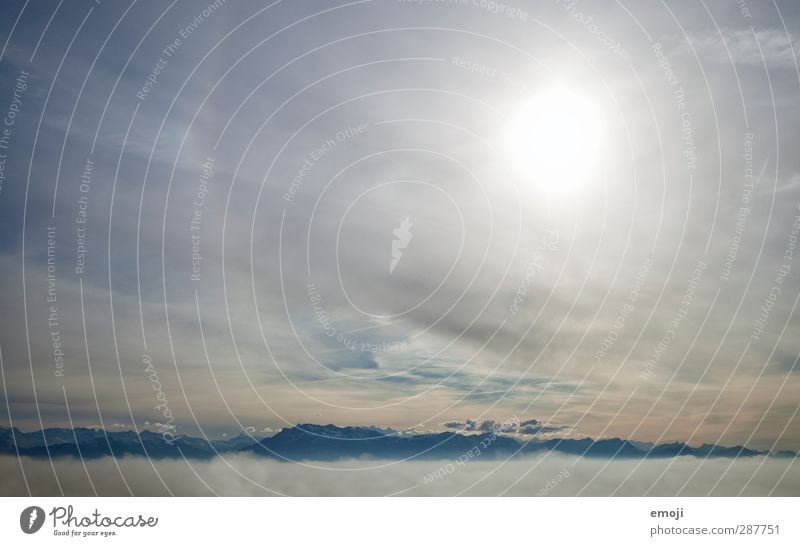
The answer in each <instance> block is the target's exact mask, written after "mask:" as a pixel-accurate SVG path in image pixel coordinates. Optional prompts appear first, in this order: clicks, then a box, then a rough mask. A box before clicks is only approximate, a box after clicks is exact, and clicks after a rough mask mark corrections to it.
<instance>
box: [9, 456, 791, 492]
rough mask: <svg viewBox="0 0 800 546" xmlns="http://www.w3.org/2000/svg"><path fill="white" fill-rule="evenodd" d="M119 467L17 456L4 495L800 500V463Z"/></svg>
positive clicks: (240, 459) (236, 459)
mask: <svg viewBox="0 0 800 546" xmlns="http://www.w3.org/2000/svg"><path fill="white" fill-rule="evenodd" d="M20 463H21V464H20ZM84 464H85V466H84ZM116 464H118V465H119V470H118V469H117V466H116V465H115V462H114V461H113V460H112V459H110V458H105V459H99V460H92V461H84V462H81V461H78V460H75V459H57V460H54V461H53V463H52V467H51V463H50V461H46V460H33V459H27V458H23V459H21V461H19V462H18V461H17V459H16V458H14V457H0V476H2V478H0V495H3V496H19V495H27V494H28V492H30V493H31V494H33V495H36V496H58V495H61V494H65V495H77V496H80V495H94V494H95V493H97V494H100V495H103V496H127V495H131V494H134V495H137V496H162V495H178V496H197V495H222V496H251V495H296V496H339V495H344V496H350V495H352V496H377V495H390V494H395V493H401V492H404V491H405V493H402V494H405V495H418V496H429V495H431V496H432V495H441V496H450V495H456V494H464V495H485V496H493V495H498V494H501V495H517V496H534V495H537V494H547V495H549V496H575V495H592V496H607V495H612V494H613V495H629V496H641V495H650V496H672V495H676V494H680V495H691V496H704V495H707V494H711V495H724V496H736V495H748V496H766V495H783V496H797V495H798V494H800V472H798V471H797V463H796V461H795V460H794V459H791V458H787V459H765V458H763V457H755V458H748V459H739V460H730V459H713V460H706V461H704V460H701V459H696V458H693V457H679V458H676V459H660V460H649V461H633V462H632V461H625V460H611V461H607V460H603V459H580V458H576V457H570V456H565V455H552V454H549V455H542V456H537V457H531V458H526V459H514V460H511V461H507V462H501V461H482V460H479V459H474V460H471V461H470V462H468V463H467V464H465V465H463V466H457V465H454V471H453V472H452V473H449V474H446V475H443V476H442V477H441V478H436V479H430V476H431V475H432V474H433V473H434V472H436V470H437V469H438V468H440V467H441V466H442V465H443V464H445V463H444V462H443V461H414V462H404V463H394V462H389V461H375V460H370V461H363V460H351V461H342V462H338V463H334V464H331V463H313V462H309V463H308V464H305V465H300V464H295V463H281V462H276V461H271V460H265V459H260V458H255V457H249V456H240V455H236V456H232V457H226V458H224V459H223V458H216V459H213V460H211V461H206V462H195V461H175V460H171V461H150V460H147V459H144V458H141V457H126V458H123V459H119V460H117V461H116ZM20 468H23V469H24V477H23V474H22V472H21V470H20ZM54 470H55V472H56V474H57V476H58V483H57V482H56V480H55V479H54V475H53V471H54ZM565 471H566V472H565ZM490 473H491V474H490ZM559 474H561V475H562V476H563V475H567V474H568V477H567V478H565V479H563V480H560V481H559V482H558V485H557V487H555V488H552V490H550V491H546V490H545V491H544V493H543V488H544V487H545V486H546V484H547V483H548V481H551V480H553V478H554V476H556V475H559ZM123 478H124V479H123ZM487 478H489V479H487ZM26 479H27V484H28V487H26ZM161 480H163V483H162V481H161ZM59 484H60V489H59ZM28 488H29V489H28Z"/></svg>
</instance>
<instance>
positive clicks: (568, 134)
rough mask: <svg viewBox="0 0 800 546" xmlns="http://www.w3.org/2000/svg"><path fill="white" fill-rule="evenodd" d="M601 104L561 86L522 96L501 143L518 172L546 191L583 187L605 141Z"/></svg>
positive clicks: (591, 175)
mask: <svg viewBox="0 0 800 546" xmlns="http://www.w3.org/2000/svg"><path fill="white" fill-rule="evenodd" d="M604 132H605V120H604V116H603V115H602V110H601V109H600V108H598V107H597V105H596V104H595V103H593V102H592V101H591V100H590V99H588V98H587V97H585V96H582V95H580V94H577V93H575V92H573V91H571V90H569V89H568V88H565V87H561V86H559V87H553V88H550V89H547V90H544V91H542V92H540V93H539V94H537V95H535V96H533V97H532V98H530V99H529V100H527V101H526V102H525V103H523V105H522V106H521V107H519V109H518V111H517V112H516V113H515V114H514V115H513V116H512V118H511V120H510V122H509V124H508V129H507V131H506V140H507V142H506V146H505V149H506V150H508V151H509V153H510V157H511V162H512V163H513V166H514V168H515V169H516V170H517V171H519V173H520V174H521V175H523V176H525V177H527V178H529V179H531V180H532V181H534V182H535V183H536V184H537V185H539V186H540V187H541V188H542V189H545V190H549V191H559V192H560V191H572V190H575V189H578V188H581V187H584V186H585V185H586V184H587V183H588V182H589V181H591V180H592V179H593V178H594V177H595V174H596V173H597V169H598V166H599V165H598V164H599V160H600V157H601V149H602V144H603V141H604Z"/></svg>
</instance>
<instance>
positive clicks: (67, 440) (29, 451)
mask: <svg viewBox="0 0 800 546" xmlns="http://www.w3.org/2000/svg"><path fill="white" fill-rule="evenodd" d="M648 446H649V447H648ZM544 452H556V453H563V454H568V455H576V456H585V457H595V458H628V459H643V458H670V457H682V456H694V457H704V458H710V457H715V458H720V457H724V458H738V457H755V456H769V457H797V456H798V455H797V453H796V452H794V451H789V450H783V451H777V452H775V453H770V452H768V451H759V450H754V449H750V448H746V447H744V446H732V447H726V446H720V445H717V444H702V445H700V446H697V447H693V446H689V445H687V444H685V443H683V442H670V443H665V444H647V443H642V442H636V441H633V440H626V439H622V438H601V439H592V438H589V437H587V438H549V439H536V438H534V439H529V440H521V439H517V438H514V437H511V436H507V435H503V434H502V433H501V432H482V433H477V434H461V433H458V432H431V433H418V434H416V433H414V434H410V433H404V432H397V431H393V430H391V429H381V428H378V427H360V426H345V427H340V426H337V425H332V424H328V425H319V424H313V423H304V424H298V425H295V426H292V427H285V428H283V429H281V430H280V431H279V432H278V433H277V434H275V435H274V436H270V437H266V438H261V439H258V438H256V437H254V436H252V435H249V434H246V433H242V434H240V435H238V436H236V437H234V438H231V439H226V440H210V439H207V438H197V437H192V436H177V437H174V438H169V439H167V438H165V437H164V436H162V435H161V434H159V433H157V432H153V431H151V430H143V431H141V432H139V433H138V434H137V433H136V432H135V431H132V430H127V431H113V432H109V431H105V430H103V429H93V428H83V427H78V428H74V429H69V428H58V427H54V428H47V429H43V430H39V431H34V432H22V431H20V430H19V429H17V428H15V427H12V428H8V427H0V453H4V454H9V455H20V456H29V457H39V458H42V457H81V458H86V459H95V458H99V457H104V456H115V457H125V456H146V457H150V458H154V459H169V458H187V459H211V458H213V457H215V456H217V455H222V454H234V453H251V454H255V455H259V456H263V457H268V458H272V459H276V460H283V461H292V460H326V461H334V460H340V459H352V458H374V459H396V460H406V459H458V458H459V457H466V456H468V457H470V458H472V457H474V456H481V457H484V458H493V459H499V458H508V457H515V456H524V455H528V454H534V453H544Z"/></svg>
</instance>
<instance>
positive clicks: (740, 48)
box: [690, 28, 798, 68]
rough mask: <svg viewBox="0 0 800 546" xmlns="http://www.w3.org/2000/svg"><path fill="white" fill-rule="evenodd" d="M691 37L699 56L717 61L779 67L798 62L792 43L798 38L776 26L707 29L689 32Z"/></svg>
mask: <svg viewBox="0 0 800 546" xmlns="http://www.w3.org/2000/svg"><path fill="white" fill-rule="evenodd" d="M690 39H691V45H692V47H694V49H695V51H696V52H697V54H698V55H699V56H700V57H701V58H706V59H712V60H715V61H717V62H724V63H728V62H731V61H733V62H734V63H736V64H742V65H751V66H763V65H764V64H766V65H767V66H771V67H781V68H795V63H796V62H797V60H796V58H795V52H794V51H793V49H792V43H793V42H795V43H796V42H797V41H798V38H797V37H792V36H791V35H787V34H786V32H784V31H783V30H779V29H777V28H763V29H759V30H756V31H753V30H751V29H746V30H744V29H742V30H732V29H723V30H722V31H721V33H719V32H714V31H706V32H701V33H697V34H694V35H691V36H690ZM726 48H727V49H726Z"/></svg>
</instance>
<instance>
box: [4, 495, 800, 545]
mask: <svg viewBox="0 0 800 546" xmlns="http://www.w3.org/2000/svg"><path fill="white" fill-rule="evenodd" d="M0 502H2V507H3V510H2V522H1V523H0V525H2V536H3V543H4V544H14V545H17V544H31V545H35V544H84V543H86V544H113V545H115V546H122V545H127V544H131V545H133V544H136V545H141V544H143V543H144V544H170V543H173V542H174V543H181V544H186V543H187V542H188V541H202V543H203V544H215V543H222V541H225V543H226V544H232V543H231V541H245V540H247V541H248V543H249V542H250V541H252V540H258V541H259V542H258V543H259V544H332V545H337V544H342V545H347V546H354V545H360V544H364V545H386V544H389V545H392V544H398V545H401V544H402V545H409V544H438V543H441V544H459V545H461V544H464V545H470V544H480V545H487V544H492V545H496V544H503V543H507V544H512V543H513V544H538V543H542V541H545V540H546V541H553V542H548V543H553V544H561V543H568V544H614V545H626V544H632V545H641V544H684V543H685V544H703V545H705V544H726V545H727V544H754V545H759V546H760V545H767V546H769V545H779V544H781V545H782V544H791V545H796V544H800V531H799V529H800V524H798V521H797V514H798V513H800V510H799V509H800V500H799V499H796V498H735V499H734V498H613V499H608V498H577V499H576V498H547V499H544V498H244V497H236V498H27V497H18V498H4V499H2V500H0ZM555 541H558V542H555ZM578 541H581V542H578ZM584 541H585V542H584Z"/></svg>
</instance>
